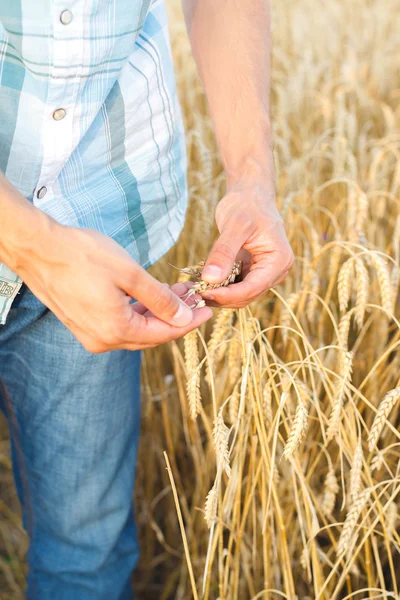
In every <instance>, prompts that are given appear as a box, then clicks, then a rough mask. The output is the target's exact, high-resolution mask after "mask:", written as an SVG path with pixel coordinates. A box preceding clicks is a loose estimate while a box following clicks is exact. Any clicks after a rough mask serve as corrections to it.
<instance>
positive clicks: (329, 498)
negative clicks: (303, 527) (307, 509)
mask: <svg viewBox="0 0 400 600" xmlns="http://www.w3.org/2000/svg"><path fill="white" fill-rule="evenodd" d="M338 491H339V484H338V481H337V478H336V475H335V469H334V468H333V465H332V464H330V465H329V467H328V472H327V474H326V477H325V482H324V493H323V497H322V503H321V510H322V512H323V514H324V515H325V516H327V517H330V516H331V515H332V512H333V509H334V508H335V502H336V496H337V493H338Z"/></svg>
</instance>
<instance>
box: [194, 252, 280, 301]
mask: <svg viewBox="0 0 400 600" xmlns="http://www.w3.org/2000/svg"><path fill="white" fill-rule="evenodd" d="M285 267H286V265H285ZM281 274H282V261H281V257H280V255H279V254H278V253H274V252H271V253H270V254H269V255H268V257H267V258H264V259H262V260H260V261H259V262H258V263H257V264H256V265H253V267H252V270H250V271H249V273H248V274H247V275H246V277H245V278H244V279H243V281H240V282H239V283H234V284H232V285H229V286H227V287H220V288H215V289H213V290H210V291H209V292H208V291H206V292H204V293H202V294H201V295H202V296H203V298H204V299H210V300H213V301H215V302H217V303H218V304H224V305H226V304H229V305H230V304H241V303H243V302H245V303H249V302H251V301H252V300H254V299H255V298H257V297H258V296H260V295H261V294H262V293H263V292H265V291H266V290H268V289H270V288H271V287H272V283H273V282H274V281H276V280H277V279H278V277H280V276H281Z"/></svg>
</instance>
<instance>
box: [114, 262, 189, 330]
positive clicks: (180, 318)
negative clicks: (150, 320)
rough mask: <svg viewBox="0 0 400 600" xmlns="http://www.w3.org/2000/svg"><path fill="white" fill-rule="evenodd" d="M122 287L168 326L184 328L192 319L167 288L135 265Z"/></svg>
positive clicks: (187, 310) (183, 304)
mask: <svg viewBox="0 0 400 600" xmlns="http://www.w3.org/2000/svg"><path fill="white" fill-rule="evenodd" d="M122 287H123V289H124V291H125V292H127V293H128V294H129V295H130V296H131V297H132V298H135V299H136V300H138V301H139V302H141V303H142V304H143V305H144V306H145V307H146V308H147V309H148V310H149V311H150V312H152V313H153V315H154V316H155V317H158V318H159V319H161V320H162V321H165V322H166V323H169V324H170V325H175V326H176V327H184V326H186V325H188V324H189V323H190V322H191V321H192V319H193V311H192V310H191V309H190V308H189V306H187V304H185V303H184V302H183V301H182V300H181V299H180V297H179V296H178V295H177V294H176V293H175V292H173V291H172V290H171V289H170V287H169V286H167V285H165V284H163V283H160V282H159V281H157V279H155V278H154V277H152V276H151V275H150V274H149V273H147V271H145V270H144V269H142V268H141V267H139V266H138V265H135V267H134V269H133V270H132V273H131V277H129V279H128V281H126V280H125V282H124V284H123V285H122Z"/></svg>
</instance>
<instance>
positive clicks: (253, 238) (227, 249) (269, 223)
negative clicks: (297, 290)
mask: <svg viewBox="0 0 400 600" xmlns="http://www.w3.org/2000/svg"><path fill="white" fill-rule="evenodd" d="M216 223H217V226H218V229H219V232H220V236H219V238H218V240H217V241H216V242H215V244H214V246H213V248H212V250H211V252H210V255H209V257H208V259H207V261H206V264H205V266H204V269H203V273H202V278H203V279H204V281H207V282H209V283H220V282H222V281H223V280H224V279H225V278H226V277H227V276H228V275H229V274H230V272H231V269H232V267H233V263H234V262H235V261H236V260H241V261H243V267H242V281H240V282H239V283H236V284H233V285H229V286H228V287H219V288H216V289H212V290H209V291H206V292H204V293H202V294H201V295H202V297H203V298H204V299H205V300H207V304H208V305H210V306H221V307H228V308H242V307H243V306H246V305H247V304H249V302H252V301H253V300H255V299H256V298H258V296H260V295H261V294H263V293H264V292H266V291H267V290H269V289H270V288H272V287H274V286H276V285H278V284H279V283H282V281H284V279H285V278H286V276H287V274H288V271H289V269H290V267H291V266H292V264H293V260H294V256H293V251H292V249H291V247H290V244H289V242H288V239H287V237H286V232H285V226H284V223H283V220H282V218H281V216H280V215H279V212H278V209H277V207H276V204H275V198H274V193H273V191H271V185H270V184H268V183H262V182H261V183H260V182H257V183H251V184H248V183H245V184H243V183H237V184H234V185H233V186H232V187H231V188H230V189H229V190H228V192H227V194H226V195H225V196H224V198H223V199H222V200H221V201H220V202H219V203H218V205H217V210H216Z"/></svg>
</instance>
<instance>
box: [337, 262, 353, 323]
mask: <svg viewBox="0 0 400 600" xmlns="http://www.w3.org/2000/svg"><path fill="white" fill-rule="evenodd" d="M352 276H353V259H352V258H349V259H348V260H347V261H346V262H345V263H344V264H343V265H342V266H341V268H340V271H339V276H338V297H339V306H340V310H341V312H345V310H346V309H347V306H348V304H349V300H350V293H351V278H352Z"/></svg>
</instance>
